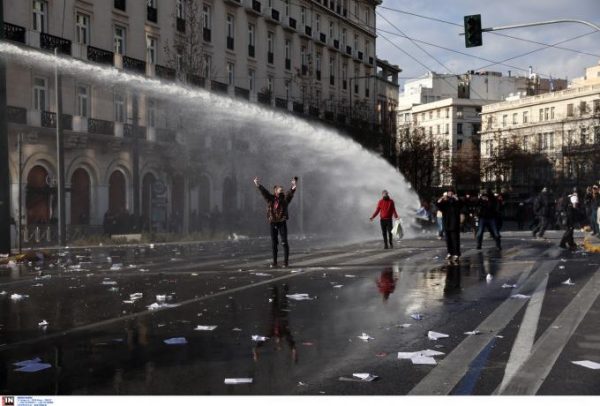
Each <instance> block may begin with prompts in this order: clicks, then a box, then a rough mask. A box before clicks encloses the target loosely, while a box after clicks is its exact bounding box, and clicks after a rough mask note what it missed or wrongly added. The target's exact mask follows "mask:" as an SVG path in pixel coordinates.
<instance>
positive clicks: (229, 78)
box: [227, 62, 235, 86]
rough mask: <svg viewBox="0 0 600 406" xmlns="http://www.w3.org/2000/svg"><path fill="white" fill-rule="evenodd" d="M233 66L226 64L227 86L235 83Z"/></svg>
mask: <svg viewBox="0 0 600 406" xmlns="http://www.w3.org/2000/svg"><path fill="white" fill-rule="evenodd" d="M234 75H235V65H234V64H232V63H230V62H229V63H227V84H229V86H233V85H234V84H235V83H234V82H235V76H234Z"/></svg>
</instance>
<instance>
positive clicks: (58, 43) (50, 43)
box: [40, 32, 71, 55]
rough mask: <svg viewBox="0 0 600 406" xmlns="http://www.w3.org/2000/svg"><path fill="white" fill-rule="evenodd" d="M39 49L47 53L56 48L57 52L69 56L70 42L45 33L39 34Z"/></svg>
mask: <svg viewBox="0 0 600 406" xmlns="http://www.w3.org/2000/svg"><path fill="white" fill-rule="evenodd" d="M40 47H41V48H42V49H47V50H49V51H54V49H55V48H58V52H60V53H62V54H65V55H71V41H69V40H68V39H65V38H61V37H57V36H55V35H50V34H47V33H45V32H42V33H40Z"/></svg>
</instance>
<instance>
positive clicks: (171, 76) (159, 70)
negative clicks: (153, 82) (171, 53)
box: [154, 65, 177, 80]
mask: <svg viewBox="0 0 600 406" xmlns="http://www.w3.org/2000/svg"><path fill="white" fill-rule="evenodd" d="M154 71H155V72H156V76H158V77H159V78H161V79H166V80H175V76H176V74H177V72H176V71H175V69H173V68H167V67H166V66H161V65H156V66H155V68H154Z"/></svg>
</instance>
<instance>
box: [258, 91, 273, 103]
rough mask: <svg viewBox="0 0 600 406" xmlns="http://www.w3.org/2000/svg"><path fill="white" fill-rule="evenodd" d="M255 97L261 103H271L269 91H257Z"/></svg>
mask: <svg viewBox="0 0 600 406" xmlns="http://www.w3.org/2000/svg"><path fill="white" fill-rule="evenodd" d="M256 99H257V100H258V102H259V103H261V104H267V105H271V94H270V93H268V92H267V93H258V94H257V95H256Z"/></svg>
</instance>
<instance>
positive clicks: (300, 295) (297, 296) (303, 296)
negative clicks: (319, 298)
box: [285, 293, 314, 300]
mask: <svg viewBox="0 0 600 406" xmlns="http://www.w3.org/2000/svg"><path fill="white" fill-rule="evenodd" d="M285 297H287V298H288V299H292V300H313V299H314V297H310V296H309V294H308V293H294V294H293V295H285Z"/></svg>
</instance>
